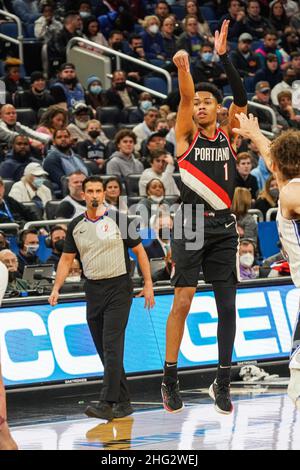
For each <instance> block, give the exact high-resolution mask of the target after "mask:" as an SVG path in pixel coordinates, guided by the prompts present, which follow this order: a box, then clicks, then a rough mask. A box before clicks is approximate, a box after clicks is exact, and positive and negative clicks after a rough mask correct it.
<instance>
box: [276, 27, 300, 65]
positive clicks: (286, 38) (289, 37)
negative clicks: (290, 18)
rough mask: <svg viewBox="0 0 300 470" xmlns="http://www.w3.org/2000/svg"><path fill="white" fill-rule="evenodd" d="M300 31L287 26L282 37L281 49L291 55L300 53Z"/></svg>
mask: <svg viewBox="0 0 300 470" xmlns="http://www.w3.org/2000/svg"><path fill="white" fill-rule="evenodd" d="M299 33H300V31H297V30H296V29H295V28H293V27H291V26H286V27H285V28H284V31H283V35H282V36H281V49H283V51H284V52H285V53H286V54H288V55H291V54H292V53H293V52H298V50H299V46H300V38H299ZM287 60H288V59H287Z"/></svg>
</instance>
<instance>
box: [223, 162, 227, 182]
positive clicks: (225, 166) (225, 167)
mask: <svg viewBox="0 0 300 470" xmlns="http://www.w3.org/2000/svg"><path fill="white" fill-rule="evenodd" d="M224 170H225V181H228V163H225V165H224Z"/></svg>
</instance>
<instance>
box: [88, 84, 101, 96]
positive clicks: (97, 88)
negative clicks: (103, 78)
mask: <svg viewBox="0 0 300 470" xmlns="http://www.w3.org/2000/svg"><path fill="white" fill-rule="evenodd" d="M101 91H102V86H100V85H94V86H91V88H90V92H91V93H92V94H93V95H100V93H101Z"/></svg>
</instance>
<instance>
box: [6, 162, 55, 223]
mask: <svg viewBox="0 0 300 470" xmlns="http://www.w3.org/2000/svg"><path fill="white" fill-rule="evenodd" d="M46 176H47V173H46V172H45V170H43V168H42V167H41V165H40V164H39V163H29V164H28V165H27V166H26V168H25V170H24V176H22V178H21V181H18V182H17V183H15V184H14V185H13V186H12V188H11V190H10V193H9V196H10V197H12V198H13V199H15V200H16V201H18V202H34V203H35V205H36V209H37V210H36V212H37V213H38V214H39V217H40V218H41V219H42V218H43V215H44V209H45V206H46V204H47V202H48V201H51V200H52V194H51V191H50V189H49V188H48V187H47V186H46V185H45V184H44V183H45V177H46Z"/></svg>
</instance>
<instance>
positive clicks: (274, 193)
mask: <svg viewBox="0 0 300 470" xmlns="http://www.w3.org/2000/svg"><path fill="white" fill-rule="evenodd" d="M269 193H270V196H271V198H272V199H274V200H275V201H277V199H278V198H279V189H278V188H273V189H270V191H269Z"/></svg>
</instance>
